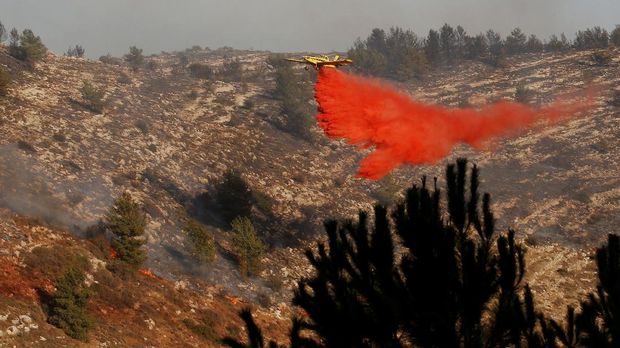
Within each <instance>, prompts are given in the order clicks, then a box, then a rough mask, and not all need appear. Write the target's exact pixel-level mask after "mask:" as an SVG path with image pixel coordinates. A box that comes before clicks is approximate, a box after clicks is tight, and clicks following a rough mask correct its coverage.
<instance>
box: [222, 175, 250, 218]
mask: <svg viewBox="0 0 620 348" xmlns="http://www.w3.org/2000/svg"><path fill="white" fill-rule="evenodd" d="M252 199H253V197H252V192H251V190H250V187H249V186H248V184H247V182H246V181H245V179H243V177H242V176H241V173H239V172H238V171H236V170H228V171H226V172H225V173H224V176H223V177H222V180H221V181H220V182H219V183H218V184H217V185H216V186H215V200H216V202H217V204H218V205H219V207H220V210H221V213H222V216H223V217H224V219H225V220H226V221H227V222H229V223H230V222H232V221H233V219H235V218H236V217H249V216H251V215H252Z"/></svg>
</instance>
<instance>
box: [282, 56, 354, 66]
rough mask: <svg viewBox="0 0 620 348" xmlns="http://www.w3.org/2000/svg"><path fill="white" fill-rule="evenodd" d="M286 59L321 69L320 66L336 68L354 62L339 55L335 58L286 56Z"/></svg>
mask: <svg viewBox="0 0 620 348" xmlns="http://www.w3.org/2000/svg"><path fill="white" fill-rule="evenodd" d="M286 60H288V61H289V62H295V63H302V64H308V65H311V66H312V67H313V68H314V70H319V69H320V68H336V67H339V66H341V65H347V64H352V63H353V61H352V60H351V59H348V58H340V56H338V55H336V56H334V58H330V57H329V56H302V57H301V59H294V58H286ZM306 69H308V67H306Z"/></svg>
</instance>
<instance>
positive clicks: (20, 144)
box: [17, 140, 37, 153]
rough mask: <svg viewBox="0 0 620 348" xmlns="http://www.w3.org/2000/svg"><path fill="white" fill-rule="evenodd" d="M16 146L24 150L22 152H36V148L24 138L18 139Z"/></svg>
mask: <svg viewBox="0 0 620 348" xmlns="http://www.w3.org/2000/svg"><path fill="white" fill-rule="evenodd" d="M17 148H18V149H20V150H22V151H24V152H28V153H35V152H37V149H35V148H34V146H32V144H30V143H29V142H27V141H26V140H18V141H17Z"/></svg>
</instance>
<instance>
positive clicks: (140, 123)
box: [133, 119, 149, 134]
mask: <svg viewBox="0 0 620 348" xmlns="http://www.w3.org/2000/svg"><path fill="white" fill-rule="evenodd" d="M133 125H134V126H136V128H138V129H139V130H140V131H141V132H142V134H148V133H149V124H148V122H147V121H146V120H144V119H139V120H136V122H135V123H134V124H133Z"/></svg>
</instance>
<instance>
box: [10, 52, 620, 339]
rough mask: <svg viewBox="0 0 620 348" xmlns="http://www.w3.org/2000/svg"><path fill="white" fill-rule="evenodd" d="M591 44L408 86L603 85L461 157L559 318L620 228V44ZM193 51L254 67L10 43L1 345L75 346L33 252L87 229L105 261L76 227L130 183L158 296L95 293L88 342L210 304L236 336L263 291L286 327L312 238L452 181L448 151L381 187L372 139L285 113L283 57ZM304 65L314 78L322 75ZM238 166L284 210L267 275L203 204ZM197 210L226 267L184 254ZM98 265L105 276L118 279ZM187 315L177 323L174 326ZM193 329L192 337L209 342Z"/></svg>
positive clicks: (140, 287) (436, 95) (170, 330)
mask: <svg viewBox="0 0 620 348" xmlns="http://www.w3.org/2000/svg"><path fill="white" fill-rule="evenodd" d="M592 53H593V51H580V52H572V51H571V52H567V53H563V54H551V53H545V54H536V55H521V56H517V57H513V58H511V59H509V61H508V67H507V68H502V69H498V68H492V67H490V66H487V65H484V64H482V63H476V62H466V63H463V64H460V65H459V66H455V67H449V68H445V69H442V70H437V71H433V72H431V73H430V74H429V75H428V76H427V77H426V78H425V79H424V80H421V81H413V82H411V83H408V84H400V85H399V88H402V89H403V90H406V91H408V92H409V93H410V94H411V95H412V96H414V97H416V98H419V99H421V100H424V101H428V102H433V103H441V104H446V105H453V106H458V105H463V104H465V103H467V104H471V105H474V106H475V105H483V104H485V103H489V102H493V101H495V100H498V99H501V98H508V99H513V98H514V95H515V89H516V87H517V86H518V85H519V84H525V85H527V86H528V88H529V89H530V90H531V91H532V93H533V94H532V100H531V102H532V103H546V102H549V101H551V100H553V98H554V97H555V96H557V95H560V94H562V93H567V92H573V91H575V90H580V89H583V88H584V86H587V85H590V84H597V85H598V86H600V87H599V88H600V90H601V92H600V93H599V94H598V96H597V99H596V106H595V107H594V108H593V109H592V110H591V112H590V113H588V114H587V115H585V117H583V118H579V119H575V120H572V121H569V122H567V123H564V124H557V125H540V126H539V127H537V129H534V130H530V131H527V132H523V133H521V134H518V135H516V136H515V137H513V138H511V139H508V140H503V141H499V142H497V143H496V144H493V145H492V150H488V151H483V152H478V151H474V150H472V149H469V148H465V147H462V148H459V149H457V150H456V151H455V152H454V154H453V155H452V156H451V157H450V158H448V159H446V160H445V162H447V161H449V160H453V159H454V158H456V157H458V156H466V157H468V158H469V159H470V160H471V161H472V162H475V163H477V164H478V165H479V166H480V167H481V168H482V172H481V179H482V189H483V190H484V191H487V192H490V193H491V194H492V197H493V200H494V202H495V204H494V209H495V212H496V216H497V218H498V225H499V226H500V228H501V229H507V228H509V227H510V228H514V229H515V230H516V231H517V232H518V235H519V236H520V237H521V238H522V239H523V240H524V241H525V242H526V244H527V245H528V262H529V264H528V281H529V282H530V283H531V284H532V288H533V290H534V292H535V295H536V299H537V301H538V302H540V303H541V305H542V306H543V307H545V309H546V310H547V311H549V313H550V314H551V315H552V316H554V317H555V318H558V319H559V318H560V317H561V316H563V312H564V306H565V305H566V304H569V303H573V304H574V303H576V302H577V300H578V299H579V298H582V297H583V294H584V293H586V292H588V291H590V289H592V288H593V286H594V284H595V279H594V276H595V273H594V267H593V264H592V261H591V259H590V257H591V252H592V248H593V247H594V246H596V245H598V243H600V242H601V241H602V240H603V238H604V237H605V235H606V234H607V233H610V232H617V230H615V229H617V226H618V223H620V220H619V219H620V218H619V216H620V215H619V214H618V213H619V212H620V160H619V158H620V150H619V146H618V145H620V143H619V142H620V140H619V139H620V137H619V136H620V111H619V108H618V107H617V106H614V105H613V104H612V103H611V102H610V101H611V98H612V92H613V90H620V71H619V65H620V55H619V52H618V51H617V50H616V51H615V52H613V57H614V58H613V60H612V61H611V62H610V63H609V64H607V65H604V66H599V65H596V64H595V63H594V62H593V61H592V60H591V58H590V57H591V55H592ZM185 55H186V56H187V57H188V59H189V63H193V62H200V63H204V64H208V65H209V66H211V67H213V68H217V67H219V66H221V65H222V64H223V62H224V61H225V59H228V58H231V57H234V58H236V59H238V60H239V61H240V62H241V63H242V65H243V68H244V70H245V71H244V78H243V80H241V81H227V82H226V81H221V80H209V81H204V80H200V79H196V78H192V77H191V76H190V75H189V74H188V72H187V69H186V68H185V66H184V65H185V63H183V62H181V60H180V59H179V54H175V53H162V54H160V55H156V56H152V57H148V58H147V61H149V62H153V63H152V65H151V68H149V69H147V68H144V69H140V70H138V71H132V70H131V69H129V68H128V67H126V66H120V65H111V64H104V63H101V62H98V61H90V60H85V59H78V58H69V57H62V56H57V55H53V54H49V55H48V56H47V57H46V58H44V59H43V61H42V62H40V63H38V64H37V65H36V67H35V68H34V69H28V68H26V67H24V66H22V65H20V63H18V62H17V61H15V60H14V59H13V58H11V57H9V56H8V55H7V54H6V53H5V51H4V48H1V47H0V65H1V66H2V67H3V68H6V69H7V70H8V71H9V72H10V73H11V75H12V76H13V79H14V84H13V85H12V86H11V88H10V90H9V94H8V96H7V97H3V98H1V99H0V134H2V139H1V143H0V159H1V160H0V205H1V206H2V207H4V208H5V209H6V210H3V213H2V214H1V215H0V223H1V229H0V237H1V238H0V242H2V243H3V244H2V245H1V248H2V249H0V252H1V254H0V256H1V257H3V258H4V259H5V261H4V262H3V264H2V265H3V266H2V267H4V269H3V275H2V276H1V278H2V279H1V280H0V282H2V283H0V286H1V288H0V294H1V295H3V296H2V297H1V298H0V301H2V305H1V306H0V329H1V330H3V331H1V332H2V333H1V334H0V345H2V344H5V343H6V344H11V343H13V342H18V343H19V342H21V343H26V342H27V343H33V342H38V343H39V344H40V345H42V346H50V345H51V343H50V342H56V343H54V344H56V345H57V346H64V345H67V344H68V343H67V342H68V341H67V340H69V339H68V338H67V337H66V336H64V335H63V334H62V332H61V331H60V330H58V329H55V328H53V327H52V326H50V325H49V324H46V323H45V318H44V315H43V312H42V310H41V308H40V306H39V305H38V303H39V302H38V299H37V296H36V289H38V288H41V287H44V286H46V284H47V286H49V285H50V283H49V282H50V279H51V276H50V275H45V274H44V275H35V274H32V273H31V272H33V270H32V269H31V268H29V267H28V265H27V264H26V263H25V262H26V259H27V257H28V255H29V254H32V253H33V250H35V249H36V247H51V246H53V245H55V244H57V243H64V242H63V241H70V244H71V245H75V248H77V249H79V250H82V252H83V253H86V254H88V255H89V259H90V260H91V263H93V264H98V262H99V261H101V262H105V258H106V255H105V253H102V252H101V251H99V252H97V250H91V249H93V246H92V245H91V244H88V242H84V241H82V240H80V239H76V238H74V237H71V236H70V235H69V234H68V233H67V232H62V231H63V230H64V231H69V232H71V233H73V235H76V236H82V235H84V231H85V230H86V228H87V227H88V226H90V225H93V224H95V223H96V222H97V220H98V219H100V218H101V216H102V214H103V213H104V212H105V211H106V210H107V209H108V208H109V206H110V204H111V203H112V201H113V199H114V198H115V197H117V196H118V195H119V194H120V193H121V192H123V191H129V192H130V193H131V194H132V196H134V197H135V198H136V199H138V200H139V201H140V202H141V203H142V204H143V206H144V208H145V210H146V212H147V214H148V220H149V225H148V227H147V234H148V255H149V257H148V260H147V264H146V267H147V268H148V269H149V270H152V272H153V273H154V274H155V275H156V276H157V277H158V278H150V277H146V278H145V277H143V278H137V279H136V280H132V282H131V283H132V284H133V285H131V286H135V287H136V288H135V289H136V291H145V292H147V293H149V294H152V296H147V297H146V298H143V299H141V300H137V299H135V300H131V301H133V302H132V304H131V305H130V306H119V308H125V309H123V310H120V311H115V310H113V309H106V308H105V304H104V303H105V301H102V302H101V303H96V301H95V303H94V304H93V306H94V307H95V308H94V309H93V310H97V311H99V312H98V313H102V314H101V318H100V319H99V320H100V321H101V324H99V325H98V326H97V327H98V329H96V330H95V332H96V333H95V334H94V335H93V336H94V339H93V341H92V342H90V343H89V344H90V345H94V346H97V345H100V346H114V345H119V346H127V345H130V344H138V343H137V342H140V343H139V344H145V345H155V346H166V345H167V344H169V343H170V342H176V341H174V340H175V337H180V335H182V336H183V337H184V339H185V337H187V335H191V333H190V332H189V331H188V329H187V325H185V327H183V324H182V320H183V319H188V318H189V319H191V320H199V317H200V315H201V314H200V313H199V314H196V313H197V312H200V311H205V310H208V309H209V308H217V311H220V312H222V313H226V315H227V316H226V321H228V320H229V319H228V318H230V323H232V324H230V328H228V329H226V327H225V324H224V325H223V326H222V327H219V326H218V327H217V330H220V331H221V334H227V332H228V333H230V334H235V335H237V334H240V331H239V330H240V328H239V326H240V323H239V322H238V321H236V319H234V312H235V311H236V310H237V309H238V308H240V307H239V306H240V304H239V303H238V301H239V300H238V298H240V299H242V300H243V301H245V303H250V302H258V301H259V298H263V299H264V298H265V297H267V298H268V299H269V301H260V302H263V303H262V304H261V306H262V307H263V308H264V309H263V311H262V312H263V313H262V314H263V315H264V316H265V320H267V321H268V322H269V323H271V324H270V326H271V327H273V328H274V332H275V331H279V332H280V334H282V333H285V330H286V329H285V328H284V327H285V326H286V325H287V324H286V323H287V322H286V320H285V319H287V318H288V314H289V313H290V311H291V309H290V307H289V306H288V303H289V301H288V298H289V296H290V292H289V291H288V289H291V288H292V287H293V286H294V284H295V280H296V279H298V278H299V277H302V276H304V275H306V274H308V272H310V269H309V267H308V265H307V264H306V263H305V262H304V257H303V253H302V250H303V249H304V248H305V247H306V246H307V245H309V244H311V239H312V238H314V237H321V226H320V224H321V220H322V219H324V218H326V217H352V216H354V214H355V213H356V212H357V211H358V210H359V209H368V208H370V207H371V204H372V203H373V202H374V201H375V200H376V199H378V198H379V196H380V194H379V193H383V195H385V192H388V193H390V194H394V193H397V192H398V190H399V189H404V188H406V187H407V186H408V185H410V184H411V183H412V182H414V181H417V180H419V178H420V176H422V175H429V176H440V177H441V176H442V171H443V167H444V164H445V162H442V163H437V164H435V165H429V166H420V167H415V168H413V167H404V168H400V169H398V170H396V171H395V172H394V173H393V174H392V175H390V177H389V178H387V179H384V180H382V181H379V182H372V181H367V180H362V179H357V178H355V172H356V166H357V162H358V161H359V159H360V158H361V156H362V154H359V153H357V152H356V151H355V149H353V148H351V147H350V146H347V145H346V144H342V143H339V142H333V141H328V140H327V139H324V138H322V136H321V135H320V134H318V130H316V132H317V139H318V140H317V141H316V142H312V143H311V142H308V141H306V140H303V139H301V138H299V137H296V136H293V135H291V134H289V133H287V132H284V131H283V130H282V129H281V128H280V127H278V126H277V124H278V119H279V118H281V117H284V116H283V115H282V114H281V111H280V110H281V105H280V102H279V101H278V100H276V99H274V98H272V97H271V94H270V93H271V90H272V89H273V86H274V81H273V77H272V75H271V73H270V67H269V66H268V65H267V63H266V58H267V57H268V56H269V53H268V52H246V51H235V50H229V49H220V50H215V51H212V50H192V51H188V52H186V53H185ZM298 73H300V74H304V75H303V76H304V77H307V80H308V83H311V81H312V75H311V74H312V73H313V72H312V71H311V72H305V71H303V70H299V72H298ZM85 80H88V81H92V82H93V83H94V84H95V85H96V86H98V87H101V88H103V89H105V91H106V97H105V98H106V100H107V106H106V108H105V110H104V112H103V113H101V114H97V113H93V112H91V111H89V110H87V109H86V108H84V107H83V105H82V103H81V96H80V92H79V88H80V86H81V85H82V82H83V81H85ZM308 102H309V103H311V102H312V96H311V95H308ZM231 168H240V169H242V173H243V177H244V178H246V179H247V181H248V182H249V184H250V185H251V187H252V188H253V189H256V190H260V191H262V192H264V193H266V194H268V195H269V196H271V197H272V198H273V199H274V200H275V206H274V218H273V220H274V222H273V223H269V224H265V225H264V226H261V228H260V232H261V234H262V235H263V236H264V238H265V239H267V240H269V242H270V244H271V250H270V252H269V253H268V256H266V257H265V259H264V263H265V270H264V271H263V275H262V277H261V278H251V279H244V278H242V277H241V276H240V275H239V273H238V272H237V271H236V267H235V265H234V263H233V262H232V261H231V260H230V259H229V258H227V257H226V253H225V250H226V249H227V246H228V240H229V231H228V228H227V227H226V226H225V224H223V223H222V221H221V220H220V219H218V217H217V216H215V215H214V214H211V212H210V211H211V210H210V207H209V206H208V205H207V206H204V204H203V205H200V204H196V202H197V200H198V199H199V198H200V196H201V194H203V193H204V192H205V191H206V192H207V193H208V191H209V188H210V187H211V186H212V185H213V183H214V182H216V181H217V180H218V179H219V178H220V176H221V175H222V173H223V172H224V171H226V170H227V169H231ZM192 209H194V210H195V209H200V211H201V214H203V215H204V216H203V217H204V219H205V220H206V221H208V222H209V225H210V227H211V229H212V230H213V231H214V232H215V236H216V240H217V241H218V243H219V245H220V253H219V254H218V257H217V259H216V261H215V263H214V264H212V265H207V266H196V265H194V264H193V262H191V261H190V259H189V258H188V256H187V254H186V253H185V251H184V249H183V246H182V244H183V236H182V234H181V233H180V228H181V226H182V224H183V223H184V221H185V220H186V219H187V217H188V213H191V211H192ZM97 260H99V261H97ZM5 265H6V266H5ZM93 269H94V270H93V273H92V277H93V280H94V281H104V279H105V277H106V276H105V275H102V274H100V273H101V272H100V273H97V268H95V266H93ZM102 272H103V271H102ZM108 273H109V272H108ZM138 277H141V276H140V275H138ZM159 277H161V278H159ZM269 279H281V280H283V288H282V289H274V287H273V286H271V287H270V286H269V284H268V283H269V281H268V280H269ZM174 282H176V289H175V283H174ZM119 286H121V285H119ZM127 287H129V285H127ZM171 298H178V299H179V300H178V301H177V302H174V301H172V300H171ZM230 299H233V300H230ZM192 303H194V304H196V303H199V304H198V305H196V306H198V307H196V308H194V307H192ZM233 303H236V304H233ZM5 309H6V310H5ZM124 310H126V311H127V312H123V311H124ZM191 310H194V312H191ZM5 316H6V318H5ZM170 317H174V318H175V319H174V320H173V321H170V322H168V321H166V319H167V318H170ZM127 318H129V320H128V319H127ZM177 319H178V320H177ZM151 321H154V324H153V323H152V322H151ZM222 321H224V320H222ZM121 322H123V323H126V322H129V323H131V326H129V327H124V324H120V323H121ZM175 325H176V326H175ZM278 325H283V326H278ZM151 327H153V328H151ZM15 330H18V331H19V332H17V331H15ZM119 330H123V332H120V331H119ZM226 330H228V331H226ZM220 331H218V333H220ZM14 333H16V334H14ZM272 336H273V335H272ZM192 337H193V336H192ZM194 338H195V339H194ZM194 338H193V339H187V340H186V344H187V345H188V346H196V345H200V344H201V342H203V343H202V344H204V341H201V340H200V338H197V337H194ZM140 340H143V341H140ZM13 344H17V343H13ZM71 345H78V343H77V341H75V342H74V341H71Z"/></svg>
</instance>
